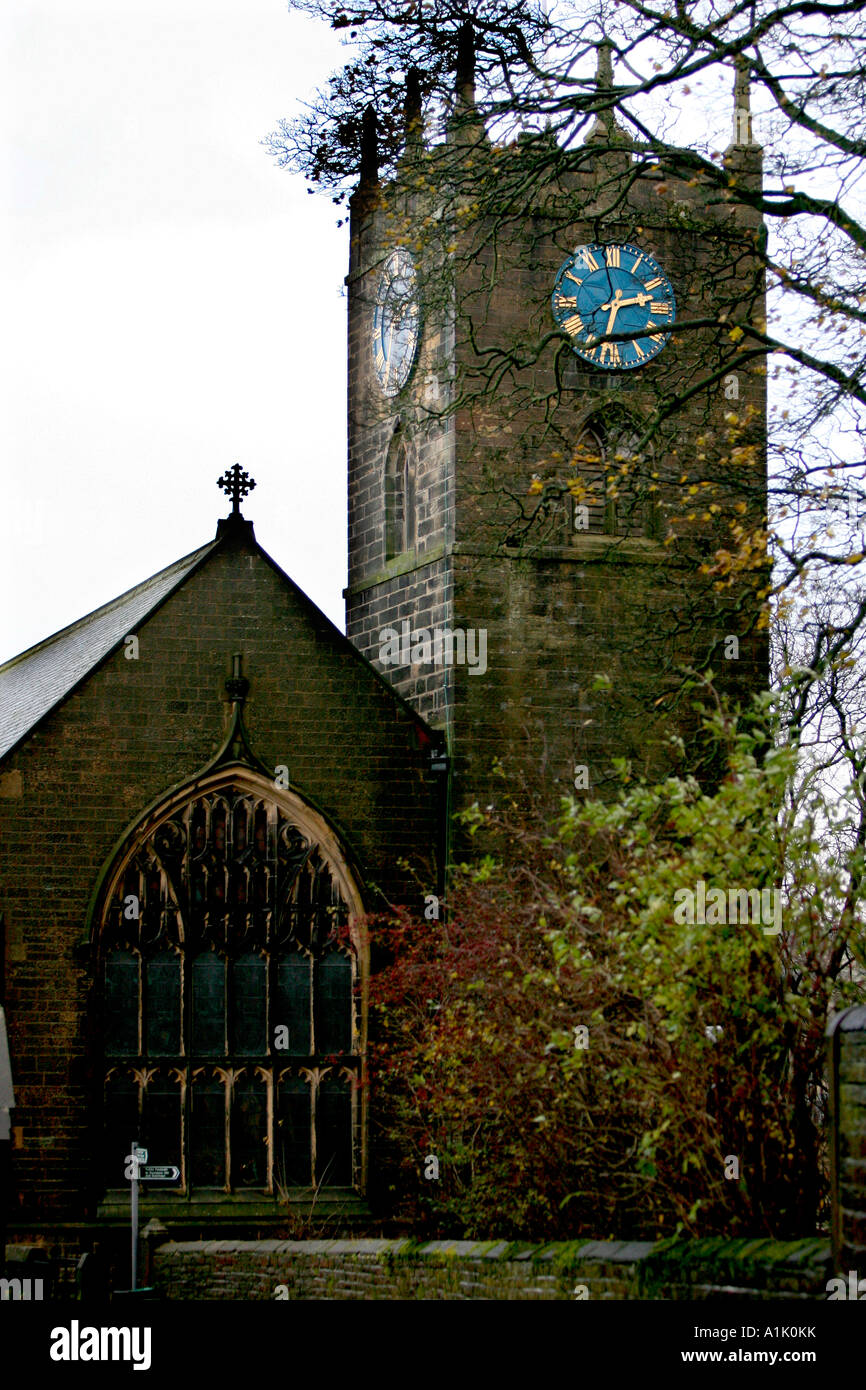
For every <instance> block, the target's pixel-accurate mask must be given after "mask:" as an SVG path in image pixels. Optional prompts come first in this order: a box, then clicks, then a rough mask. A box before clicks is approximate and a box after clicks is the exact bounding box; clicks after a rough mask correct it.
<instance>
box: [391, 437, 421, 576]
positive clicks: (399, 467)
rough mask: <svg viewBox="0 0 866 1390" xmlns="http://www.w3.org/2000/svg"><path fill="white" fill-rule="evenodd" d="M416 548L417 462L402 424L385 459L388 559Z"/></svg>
mask: <svg viewBox="0 0 866 1390" xmlns="http://www.w3.org/2000/svg"><path fill="white" fill-rule="evenodd" d="M414 545H415V460H414V456H413V453H412V450H411V449H410V447H409V443H408V441H407V439H406V435H405V432H404V430H403V429H402V427H400V426H399V425H398V427H397V429H396V430H395V431H394V434H393V437H392V439H391V443H390V445H389V448H388V454H387V457H386V459H385V559H386V560H392V559H393V558H394V556H395V555H402V553H403V551H404V550H411V549H412V548H413V546H414Z"/></svg>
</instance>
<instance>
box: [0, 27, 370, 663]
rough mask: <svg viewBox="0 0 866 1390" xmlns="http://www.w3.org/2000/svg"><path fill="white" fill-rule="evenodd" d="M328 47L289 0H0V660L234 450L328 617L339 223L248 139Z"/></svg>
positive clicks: (343, 239)
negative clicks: (0, 522) (0, 224)
mask: <svg viewBox="0 0 866 1390" xmlns="http://www.w3.org/2000/svg"><path fill="white" fill-rule="evenodd" d="M340 52H341V50H340V46H339V44H338V42H337V39H336V36H335V35H333V34H332V33H331V32H330V31H329V30H328V29H327V28H326V26H325V25H322V24H316V23H315V22H314V21H312V20H308V19H306V18H304V17H301V16H299V15H295V14H291V15H290V14H289V13H288V11H287V8H286V0H122V3H118V2H117V0H71V3H70V0H4V3H3V7H2V15H0V53H2V56H0V92H2V95H0V102H2V107H0V110H2V117H3V129H4V132H5V133H4V135H3V137H2V141H3V144H2V154H3V166H2V170H3V171H2V188H3V204H4V215H3V227H2V242H0V267H2V268H0V304H2V324H3V331H2V334H0V339H2V343H3V348H2V352H3V360H2V364H0V366H2V406H3V409H2V426H0V429H2V455H3V465H2V512H3V527H2V536H3V543H2V547H0V576H2V584H3V604H2V608H0V661H2V660H5V659H7V658H8V657H10V656H13V655H15V654H16V653H18V652H19V651H22V650H23V649H24V648H26V647H28V646H31V645H32V644H33V643H35V642H38V641H40V640H41V639H42V638H43V637H46V636H48V635H49V634H51V633H52V632H55V631H57V629H59V628H61V627H64V626H65V625H66V624H68V623H70V622H73V621H75V619H76V618H79V617H81V616H82V615H83V614H85V613H87V612H90V611H91V610H92V609H94V608H97V607H99V606H100V604H102V603H105V602H107V601H108V600H109V599H111V598H114V597H115V596H116V595H117V594H120V593H122V592H123V591H124V590H125V589H128V588H130V587H131V586H132V585H133V584H136V583H138V582H139V581H140V580H142V579H145V578H146V577H147V576H148V575H150V574H152V573H154V572H155V571H156V570H158V569H161V568H162V567H163V566H165V565H167V564H170V563H171V562H172V561H173V560H175V559H178V558H179V557H180V556H182V555H185V554H187V553H188V552H189V551H190V550H193V549H195V548H196V547H197V546H199V545H201V544H203V543H204V542H205V541H207V540H209V539H210V538H211V537H212V536H213V534H214V532H215V529H216V522H217V518H218V517H219V516H223V515H225V514H226V512H227V511H228V510H229V507H230V503H229V501H228V499H227V498H226V497H225V496H224V495H223V494H222V493H221V492H220V491H219V490H218V489H217V487H216V486H215V480H216V478H217V477H218V476H219V475H220V474H221V473H222V472H223V471H224V470H225V469H226V468H228V467H230V466H231V464H233V463H234V462H235V460H238V461H239V462H240V463H241V465H242V466H243V467H244V468H246V469H247V470H248V471H249V472H250V473H252V474H253V476H254V477H255V479H256V481H257V487H256V490H255V492H253V493H252V495H251V496H250V497H249V498H248V499H247V503H246V505H245V513H246V515H247V516H249V517H250V518H251V519H252V520H253V521H254V522H255V527H256V535H257V536H258V539H259V541H260V542H261V544H262V545H263V546H264V548H265V549H266V550H267V551H269V552H270V554H271V555H272V556H273V557H274V559H275V560H276V561H277V562H278V563H279V564H280V565H281V566H282V567H283V568H284V569H285V570H287V571H288V573H289V574H291V575H292V577H293V578H294V579H295V580H296V581H297V582H298V583H299V584H300V585H301V587H302V588H303V589H305V590H306V591H307V593H308V594H309V595H310V596H311V598H313V599H314V600H315V602H316V603H318V604H319V605H320V607H322V608H323V609H324V610H325V612H326V613H327V614H328V615H329V617H331V618H332V619H333V620H334V621H335V622H336V623H337V624H338V625H339V626H341V627H342V625H343V600H342V597H341V590H342V588H343V586H344V584H345V573H346V444H345V419H346V410H345V399H346V317H345V299H344V298H343V276H344V275H345V273H346V270H347V259H348V232H347V229H346V228H342V229H339V230H338V229H337V226H336V219H337V210H336V209H335V208H334V207H333V206H332V205H331V204H330V202H329V201H328V200H327V199H326V198H322V197H318V196H316V197H310V196H309V195H308V194H307V192H306V187H305V184H304V181H303V179H301V178H298V177H296V176H294V175H291V174H289V173H287V172H285V171H282V170H279V169H278V168H277V167H276V165H275V163H274V162H273V160H272V159H271V157H270V156H269V155H268V154H267V152H266V151H265V150H264V149H263V147H262V146H261V145H260V143H259V141H260V140H262V139H263V138H264V137H265V136H266V135H267V134H268V132H269V131H270V130H272V129H273V128H274V126H275V125H276V123H277V121H278V120H279V118H280V117H281V116H288V115H291V114H292V112H293V111H294V110H296V109H297V103H298V101H301V100H303V99H304V98H305V97H309V96H310V95H311V93H312V90H313V88H314V87H315V86H316V85H318V84H319V83H321V82H322V81H324V79H325V78H326V77H327V75H328V73H329V72H330V71H331V69H332V68H333V67H335V66H336V65H337V64H338V62H339V59H340Z"/></svg>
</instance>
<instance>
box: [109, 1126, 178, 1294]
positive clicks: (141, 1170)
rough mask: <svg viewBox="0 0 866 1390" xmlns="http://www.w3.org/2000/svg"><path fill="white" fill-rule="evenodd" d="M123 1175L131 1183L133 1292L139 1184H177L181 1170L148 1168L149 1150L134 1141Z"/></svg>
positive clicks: (136, 1255)
mask: <svg viewBox="0 0 866 1390" xmlns="http://www.w3.org/2000/svg"><path fill="white" fill-rule="evenodd" d="M123 1161H124V1163H125V1164H126V1169H125V1172H124V1174H123V1176H124V1177H125V1178H128V1179H129V1181H130V1220H131V1225H132V1285H131V1287H132V1291H133V1293H134V1292H135V1290H136V1288H137V1287H138V1184H139V1183H140V1182H177V1180H178V1178H179V1177H180V1169H179V1168H175V1167H173V1166H172V1165H171V1164H163V1165H162V1166H160V1165H158V1164H157V1165H155V1164H151V1165H150V1167H148V1166H147V1149H142V1148H139V1146H138V1144H137V1143H136V1142H135V1140H133V1141H132V1145H131V1152H130V1153H128V1154H127V1155H126V1158H125V1159H124V1160H123Z"/></svg>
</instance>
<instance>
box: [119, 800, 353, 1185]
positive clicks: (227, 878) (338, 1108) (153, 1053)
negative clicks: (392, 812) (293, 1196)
mask: <svg viewBox="0 0 866 1390" xmlns="http://www.w3.org/2000/svg"><path fill="white" fill-rule="evenodd" d="M344 869H345V866H343V865H338V864H336V863H335V862H334V857H333V847H332V846H331V847H329V848H328V849H327V850H326V848H325V847H324V846H323V845H322V844H321V843H317V841H316V837H315V836H314V835H311V834H310V833H309V831H308V830H307V828H306V827H305V828H304V831H302V830H301V828H299V826H298V825H297V824H295V823H293V821H292V819H291V818H290V816H289V815H288V814H287V813H286V811H285V809H284V808H283V807H282V806H281V805H280V804H279V803H278V802H277V801H276V800H272V799H270V798H268V797H267V796H264V795H261V794H258V793H256V792H254V791H251V790H249V789H247V788H243V787H239V786H236V785H235V786H228V787H221V788H219V789H214V790H210V791H205V792H201V793H200V794H198V795H197V796H195V797H193V798H192V799H190V800H189V801H187V802H186V803H185V804H183V805H181V806H179V807H178V808H177V809H176V810H174V811H173V812H172V813H171V814H168V815H166V816H165V817H164V818H163V819H162V820H160V821H159V823H158V824H156V825H155V826H154V827H153V828H152V829H151V830H150V831H149V832H147V833H145V834H144V835H143V836H142V837H140V838H139V839H138V840H137V841H136V842H135V843H134V844H133V845H132V846H131V847H130V848H129V849H128V850H127V852H126V854H125V857H123V859H122V862H121V864H120V867H119V869H118V870H117V871H116V872H115V873H114V876H113V880H112V884H111V887H110V889H109V891H108V895H107V899H106V904H105V908H104V911H103V914H102V924H101V930H100V938H99V960H100V971H101V976H102V984H103V994H102V997H103V1001H104V1002H103V1018H102V1025H103V1038H104V1058H105V1072H104V1087H105V1089H104V1098H105V1107H104V1116H105V1125H104V1139H105V1142H104V1147H103V1177H104V1183H105V1186H106V1188H108V1189H117V1188H123V1187H124V1186H125V1182H124V1161H123V1160H124V1156H125V1155H126V1154H127V1153H128V1152H129V1145H130V1141H131V1140H132V1138H133V1137H134V1136H135V1135H138V1136H139V1142H140V1143H142V1144H143V1145H144V1147H146V1148H147V1149H148V1153H149V1162H151V1163H156V1164H160V1165H162V1164H173V1165H176V1166H177V1167H178V1168H179V1169H180V1170H181V1178H180V1181H179V1184H178V1185H177V1187H179V1188H181V1189H182V1190H183V1191H184V1192H186V1193H187V1194H194V1193H195V1192H196V1191H197V1190H198V1191H201V1190H203V1189H209V1190H211V1191H213V1189H218V1190H221V1191H222V1192H224V1193H226V1194H232V1193H239V1192H244V1191H247V1192H251V1191H258V1192H259V1193H271V1194H273V1193H277V1192H279V1191H280V1190H281V1189H286V1188H291V1187H298V1186H301V1187H318V1186H325V1187H345V1188H350V1187H353V1186H356V1185H357V1182H358V1174H359V1153H358V1143H357V1135H358V1127H359V1126H358V1113H357V1111H358V1085H359V1081H360V1064H361V1055H360V1054H361V1047H360V1029H359V1019H358V1016H357V1014H358V1009H357V997H356V996H357V991H356V983H357V980H358V969H359V962H358V952H357V949H356V943H355V942H354V941H353V938H352V932H351V929H350V916H351V904H350V901H349V897H350V894H349V893H348V892H347V891H346V888H345V881H343V883H342V886H341V875H342V876H343V879H344V878H345V875H344ZM160 1187H161V1190H162V1191H163V1192H164V1193H167V1192H168V1191H172V1190H173V1191H177V1187H175V1188H174V1189H168V1188H167V1186H166V1185H165V1184H161V1185H160Z"/></svg>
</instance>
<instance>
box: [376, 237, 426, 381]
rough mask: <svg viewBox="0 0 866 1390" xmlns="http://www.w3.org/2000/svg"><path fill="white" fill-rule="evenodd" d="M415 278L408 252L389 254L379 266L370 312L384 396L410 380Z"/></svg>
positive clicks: (415, 323)
mask: <svg viewBox="0 0 866 1390" xmlns="http://www.w3.org/2000/svg"><path fill="white" fill-rule="evenodd" d="M419 319H420V311H419V307H418V295H417V277H416V274H415V263H414V261H413V260H412V257H411V256H410V255H409V252H408V251H404V250H402V249H399V250H397V251H392V252H391V254H390V255H389V256H388V258H387V260H386V261H385V264H384V266H383V267H382V271H381V274H380V276H379V282H378V286H377V289H376V307H375V309H374V311H373V341H372V347H373V365H374V367H375V371H376V379H377V381H378V382H379V386H380V387H381V389H382V392H383V394H384V395H386V396H396V395H397V393H398V392H399V391H402V389H403V387H404V386H405V385H406V382H407V381H408V380H409V373H410V372H411V370H412V366H413V363H414V361H415V352H416V349H417V347H418V324H419Z"/></svg>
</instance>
